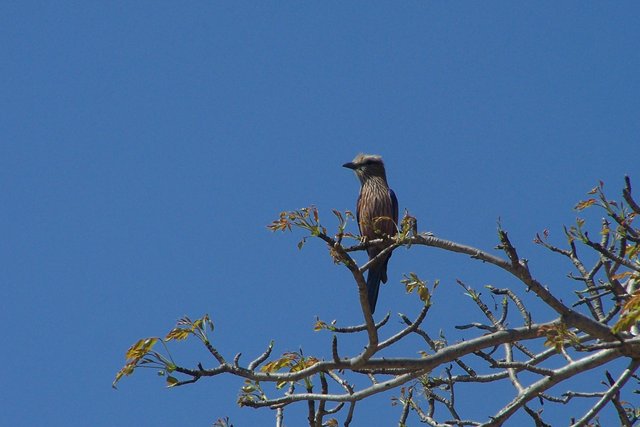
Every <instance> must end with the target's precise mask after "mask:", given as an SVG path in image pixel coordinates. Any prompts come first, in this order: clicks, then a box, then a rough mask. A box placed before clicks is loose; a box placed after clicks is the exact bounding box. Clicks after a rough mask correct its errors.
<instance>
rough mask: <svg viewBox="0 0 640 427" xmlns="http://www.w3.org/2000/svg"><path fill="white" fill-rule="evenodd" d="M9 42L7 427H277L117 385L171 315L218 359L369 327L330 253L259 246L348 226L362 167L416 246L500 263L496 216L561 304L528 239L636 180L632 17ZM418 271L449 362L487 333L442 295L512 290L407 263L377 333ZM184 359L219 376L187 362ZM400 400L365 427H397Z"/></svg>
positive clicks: (217, 386) (46, 30)
mask: <svg viewBox="0 0 640 427" xmlns="http://www.w3.org/2000/svg"><path fill="white" fill-rule="evenodd" d="M0 40H2V43H0V55H1V56H2V58H3V61H2V65H1V66H0V73H1V76H2V78H1V79H0V93H2V97H1V99H2V101H1V102H0V138H1V141H2V142H1V143H0V188H1V191H0V206H2V208H1V210H0V227H1V230H2V239H0V251H1V254H2V260H3V263H2V265H3V266H2V268H0V287H1V289H2V298H1V300H0V316H1V317H0V319H1V320H2V323H3V324H4V333H3V339H2V342H3V349H4V350H3V351H2V354H3V355H2V363H1V364H0V374H1V375H2V378H3V383H4V385H3V387H1V388H0V401H1V402H2V405H1V406H2V407H3V409H2V411H0V424H2V425H11V426H32V425H40V424H46V425H48V426H53V427H56V426H63V425H65V426H66V425H91V426H98V427H100V426H122V425H156V426H163V425H167V426H168V425H178V424H186V423H188V424H190V425H194V426H208V425H210V424H211V423H212V422H213V421H215V419H217V418H218V417H221V416H224V415H229V416H230V417H231V418H232V420H233V421H234V422H235V423H236V426H238V427H239V426H248V425H272V424H273V423H274V418H273V415H272V414H271V413H270V411H268V410H264V411H254V410H251V409H240V408H238V407H237V406H236V405H235V400H236V396H237V391H238V389H239V387H240V385H241V382H240V381H238V380H235V379H230V378H219V379H217V380H215V381H201V382H200V383H198V384H196V385H193V386H189V387H183V388H179V389H171V390H167V389H165V388H164V382H163V380H162V379H161V378H159V377H157V376H156V375H155V374H154V372H151V371H149V372H144V371H143V372H136V374H135V375H134V376H132V377H131V378H126V379H125V380H124V381H123V382H122V383H121V385H120V387H119V389H118V390H117V391H114V390H112V389H111V381H112V379H113V376H114V374H115V372H116V371H117V370H118V369H119V368H120V366H121V365H122V363H123V362H124V358H123V355H124V351H125V350H126V349H127V348H128V347H129V345H131V344H132V343H133V342H134V341H135V340H137V339H138V338H140V337H144V336H153V335H162V334H164V333H166V332H167V331H168V330H169V329H171V327H172V326H173V324H174V322H175V320H176V319H178V318H179V317H181V316H183V315H185V314H188V315H190V316H191V317H198V316H200V315H202V314H204V313H209V314H210V315H211V317H212V318H213V320H214V322H215V324H216V332H215V334H214V342H215V344H217V345H218V347H219V348H220V349H221V350H222V351H223V352H224V353H225V354H226V355H227V357H232V355H233V354H235V353H236V352H242V353H243V354H244V355H245V356H244V358H243V360H245V361H248V360H250V359H251V358H252V357H254V355H257V354H259V353H260V352H262V351H263V350H264V348H265V346H266V345H267V343H268V341H269V340H270V339H271V338H273V339H275V341H276V353H282V352H284V351H288V350H297V349H298V348H299V347H300V346H302V347H303V348H304V350H305V352H306V353H307V354H314V355H317V356H319V357H324V356H327V355H328V354H329V343H330V338H331V337H330V335H328V334H318V333H314V332H313V331H312V326H313V321H314V316H316V315H319V316H321V317H322V318H323V319H325V320H332V319H338V320H339V322H340V323H341V324H349V323H356V322H358V321H359V317H358V312H359V309H358V308H357V298H356V292H355V287H354V284H353V283H352V282H350V281H349V276H348V274H347V272H346V271H345V270H344V269H342V268H340V267H336V266H334V265H333V263H332V262H331V260H330V259H329V257H328V256H327V255H326V251H325V249H324V246H323V245H322V244H320V243H319V242H314V241H311V242H309V243H308V244H307V245H306V247H305V248H304V250H302V251H298V249H297V248H296V243H297V241H298V240H299V238H300V237H301V235H300V234H296V235H290V234H285V235H280V234H277V235H274V234H272V233H270V232H268V231H267V229H266V228H265V225H266V224H268V223H269V222H271V221H272V220H273V219H275V217H276V216H277V214H278V212H280V211H281V210H287V209H295V208H300V207H303V206H307V205H310V204H315V205H316V206H318V208H319V209H320V211H321V214H322V215H323V217H325V218H326V220H327V223H328V225H331V224H332V220H331V219H330V218H329V216H330V214H329V212H330V210H331V209H333V208H336V209H341V210H344V209H354V208H355V199H356V196H357V191H358V184H357V181H356V179H355V177H354V176H353V174H352V173H350V171H348V170H346V169H343V168H341V166H340V165H342V164H343V163H344V162H346V161H349V160H351V159H352V158H353V156H354V155H355V154H356V153H358V152H369V153H379V154H381V155H382V156H383V157H384V159H385V162H386V165H387V170H388V177H389V182H390V184H391V186H392V187H393V188H394V190H395V192H396V194H397V195H398V198H399V201H400V208H401V210H404V209H405V208H407V209H409V210H410V211H411V213H412V214H413V215H415V216H416V217H417V218H418V221H419V225H420V228H421V230H429V231H432V232H434V233H435V234H436V235H438V236H441V237H444V238H450V239H453V240H457V241H460V242H463V243H468V244H472V245H476V246H479V247H482V248H486V249H490V248H492V247H493V246H494V245H495V243H496V235H495V228H496V221H497V219H498V218H500V219H501V221H502V224H503V226H504V227H505V228H506V229H507V230H509V232H510V236H511V237H512V239H513V241H514V242H515V243H516V244H517V245H518V247H519V248H520V251H521V254H523V256H526V257H527V258H528V259H529V260H530V264H531V267H532V270H533V271H534V272H536V273H537V274H538V275H539V276H540V277H541V278H542V279H544V280H545V281H546V283H548V285H549V286H550V287H552V288H553V289H554V290H556V291H557V292H558V293H560V294H563V295H564V294H566V296H567V298H571V291H570V289H571V288H569V285H570V284H571V283H570V282H568V281H567V279H566V277H565V275H566V273H567V272H568V271H569V270H570V266H569V265H567V264H565V263H563V262H562V261H561V260H558V259H556V258H555V257H553V256H550V255H548V254H547V253H545V252H544V251H543V250H542V249H541V248H539V247H536V246H534V245H533V244H532V238H533V236H534V235H535V233H536V232H539V231H541V230H542V229H544V228H548V229H549V230H550V231H551V236H552V238H554V237H555V238H557V240H556V241H557V242H562V241H563V238H562V234H561V230H562V228H561V226H562V225H563V224H570V223H571V222H572V221H573V220H574V218H575V215H576V214H575V212H574V211H572V207H573V206H574V204H575V202H576V201H578V200H579V199H581V198H583V196H584V193H585V192H586V191H588V190H589V189H590V188H592V187H593V186H594V185H595V184H596V183H597V182H598V180H603V181H604V182H605V183H606V189H607V190H609V191H610V192H612V193H618V190H619V189H620V188H621V186H622V184H623V176H624V174H625V173H626V174H630V175H631V176H632V178H634V179H635V181H636V183H640V175H639V174H638V172H639V170H638V168H639V166H638V158H639V156H640V142H639V137H640V120H639V117H640V96H639V95H640V78H639V77H638V76H640V46H639V44H640V42H639V41H640V7H639V6H638V3H635V2H615V3H611V2H607V3H597V2H562V3H558V2H535V3H524V2H489V3H487V2H457V3H450V2H426V1H422V2H415V1H412V2H403V3H391V2H375V3H373V4H372V3H364V2H347V3H345V2H329V3H327V2H314V3H311V2H304V3H303V2H278V3H267V2H196V3H189V4H180V3H175V2H136V3H132V2H56V3H52V2H29V1H23V2H4V3H3V4H2V5H0ZM410 271H415V272H417V273H418V274H420V275H421V277H424V278H426V279H429V280H434V279H436V278H438V279H440V280H441V282H442V284H441V286H440V288H438V293H437V295H436V301H435V306H434V308H433V310H432V313H431V314H430V315H429V317H428V318H427V321H426V324H428V330H429V331H431V332H433V333H434V334H437V331H438V330H440V329H443V330H446V331H449V335H448V337H449V338H450V339H451V340H452V341H453V340H455V339H458V338H462V337H464V336H465V335H464V334H463V333H460V332H456V331H455V330H453V328H452V326H453V325H456V324H461V323H465V322H469V321H480V320H481V314H480V313H479V312H477V311H476V310H475V309H474V307H473V306H472V305H471V304H470V302H469V300H468V298H466V297H464V296H463V295H462V291H461V289H460V288H459V287H457V285H455V279H456V278H460V279H462V280H464V281H466V282H467V283H468V284H469V285H472V286H474V287H476V288H481V287H482V286H484V285H485V284H487V283H492V284H495V285H496V286H512V287H513V288H514V289H518V290H519V291H522V289H521V288H518V286H519V284H517V283H515V282H513V281H511V280H510V279H509V278H508V277H506V276H505V275H503V274H501V273H498V272H495V271H493V270H492V269H490V268H488V267H486V266H482V265H476V263H473V262H471V261H470V260H467V259H463V258H460V257H456V256H452V255H447V254H442V253H439V252H437V251H435V250H429V249H425V248H413V249H411V250H410V251H405V250H400V251H398V252H397V253H396V254H395V255H394V257H393V259H392V262H391V264H390V271H389V273H390V281H389V283H388V284H387V285H386V286H383V288H382V289H381V292H380V298H379V301H378V309H377V311H378V316H382V314H384V313H385V312H387V311H391V312H392V313H397V312H403V313H407V314H408V315H409V316H410V317H412V315H414V314H415V313H416V312H417V310H418V302H417V301H416V299H415V297H409V296H406V295H405V293H404V290H403V287H402V286H401V285H400V284H399V280H400V278H401V277H402V274H403V273H407V272H410ZM532 304H534V302H533V301H532ZM534 307H535V305H533V306H532V308H534ZM545 316H546V317H545ZM550 318H551V314H550V313H548V312H546V311H543V312H542V314H541V315H540V318H539V320H540V321H543V320H549V319H550ZM391 323H392V324H393V327H394V328H396V327H398V324H397V322H396V321H395V320H394V321H393V322H391ZM388 332H389V333H391V332H392V331H391V330H389V331H388ZM354 341H355V342H354V343H353V344H352V345H353V349H354V351H356V350H357V349H358V348H360V347H359V346H361V345H362V343H359V342H357V339H356V340H354ZM411 344H412V345H407V346H406V347H403V348H402V349H400V350H398V351H400V352H402V351H404V353H402V354H405V355H409V356H410V355H416V354H417V353H416V351H417V344H418V342H415V341H414V342H412V343H411ZM345 345H346V344H345ZM172 349H173V351H174V355H175V356H177V357H182V358H183V359H182V360H184V361H185V364H187V363H195V362H197V361H205V365H206V364H207V363H206V362H209V363H210V364H211V365H212V364H213V361H211V360H210V359H209V358H208V357H207V354H206V353H205V352H204V351H203V349H201V348H200V347H198V346H197V344H196V343H195V342H193V343H191V345H189V344H187V345H180V346H174V347H172ZM399 354H400V353H399ZM593 375H594V381H593V385H592V387H597V385H598V381H599V379H600V376H601V375H602V372H598V373H594V374H593ZM598 375H599V376H598ZM585 387H586V386H585ZM501 390H502V389H501ZM503 391H508V392H509V393H511V390H510V388H509V387H508V386H507V387H505V388H504V390H503ZM496 393H497V392H496ZM508 396H509V397H505V399H504V400H505V401H508V400H509V399H510V396H511V394H508ZM390 397H391V394H385V395H383V396H381V397H378V398H376V400H375V404H376V405H377V406H374V407H368V408H367V407H366V406H364V405H363V406H362V408H361V411H360V413H358V416H359V417H360V418H359V419H358V423H357V425H374V424H375V425H392V424H394V423H397V417H398V413H399V412H398V410H397V408H392V407H391V406H390ZM494 398H495V396H492V395H490V394H489V395H488V394H487V393H486V390H485V392H484V393H483V394H481V395H478V396H477V397H475V398H474V399H476V400H477V402H476V403H475V404H474V405H472V407H471V408H470V412H469V414H470V415H469V416H479V417H480V418H485V419H486V417H487V416H488V415H491V414H492V413H493V411H494V409H495V408H496V407H495V404H496V402H495V399H494ZM487 408H489V409H487ZM302 409H303V408H300V409H294V410H292V411H291V412H290V415H289V416H288V418H287V419H286V420H287V424H288V425H301V423H302V420H303V418H301V417H302V416H303V415H302V411H301V410H302ZM562 410H563V408H559V410H555V412H554V409H553V408H552V407H551V406H550V405H548V406H546V407H545V411H547V412H545V415H546V414H549V418H547V420H556V419H557V420H559V419H562V420H566V418H565V417H561V418H554V417H556V416H557V417H560V415H565V416H566V413H564V414H563V413H562ZM605 416H607V415H606V414H605ZM608 416H611V414H610V413H609V415H608ZM372 423H374V424H372ZM564 423H565V421H563V424H564ZM414 424H415V422H414Z"/></svg>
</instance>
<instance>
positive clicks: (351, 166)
mask: <svg viewBox="0 0 640 427" xmlns="http://www.w3.org/2000/svg"><path fill="white" fill-rule="evenodd" d="M342 167H343V168H349V169H354V170H355V169H357V166H356V165H355V163H353V162H349V163H345V164H344V165H342Z"/></svg>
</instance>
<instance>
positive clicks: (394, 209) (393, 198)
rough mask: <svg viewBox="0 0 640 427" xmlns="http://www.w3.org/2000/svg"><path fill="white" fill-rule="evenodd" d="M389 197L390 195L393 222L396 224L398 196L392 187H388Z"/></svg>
mask: <svg viewBox="0 0 640 427" xmlns="http://www.w3.org/2000/svg"><path fill="white" fill-rule="evenodd" d="M389 197H391V211H392V212H393V222H395V224H396V226H397V225H398V198H397V197H396V193H394V192H393V190H392V189H389Z"/></svg>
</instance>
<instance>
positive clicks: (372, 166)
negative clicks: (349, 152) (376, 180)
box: [342, 153, 387, 182]
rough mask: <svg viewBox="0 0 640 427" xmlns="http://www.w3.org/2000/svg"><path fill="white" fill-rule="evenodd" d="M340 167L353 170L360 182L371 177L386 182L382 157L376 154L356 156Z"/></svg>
mask: <svg viewBox="0 0 640 427" xmlns="http://www.w3.org/2000/svg"><path fill="white" fill-rule="evenodd" d="M342 166H343V167H345V168H349V169H353V171H354V172H355V173H356V175H357V176H358V178H359V179H360V181H361V182H364V181H365V180H367V179H368V178H371V177H380V178H383V179H384V180H385V181H386V180H387V177H386V175H385V172H384V163H383V162H382V157H381V156H379V155H377V154H362V153H361V154H358V155H357V156H356V157H355V158H354V159H353V160H352V161H350V162H348V163H345V164H344V165H342Z"/></svg>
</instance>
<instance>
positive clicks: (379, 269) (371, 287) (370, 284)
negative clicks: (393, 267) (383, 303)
mask: <svg viewBox="0 0 640 427" xmlns="http://www.w3.org/2000/svg"><path fill="white" fill-rule="evenodd" d="M384 267H385V265H384V264H382V265H378V266H376V267H374V268H371V269H369V274H367V297H368V298H369V308H370V309H371V314H373V312H374V311H376V301H378V290H379V289H380V281H381V280H382V279H383V275H385V273H386V272H385V270H386V268H384ZM385 279H386V278H385Z"/></svg>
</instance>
